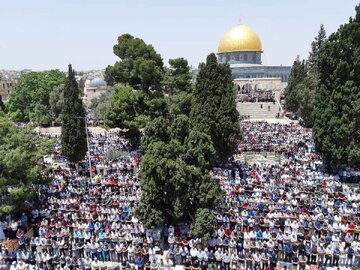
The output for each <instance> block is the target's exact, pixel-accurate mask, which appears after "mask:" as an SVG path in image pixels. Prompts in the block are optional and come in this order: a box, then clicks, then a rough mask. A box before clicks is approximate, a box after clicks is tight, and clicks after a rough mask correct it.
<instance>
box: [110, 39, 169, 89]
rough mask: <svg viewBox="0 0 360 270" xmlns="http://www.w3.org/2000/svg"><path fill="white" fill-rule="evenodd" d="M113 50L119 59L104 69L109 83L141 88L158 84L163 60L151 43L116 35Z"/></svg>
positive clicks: (162, 69) (162, 70) (161, 74)
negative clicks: (116, 38) (116, 40)
mask: <svg viewBox="0 0 360 270" xmlns="http://www.w3.org/2000/svg"><path fill="white" fill-rule="evenodd" d="M113 52H114V54H115V55H116V56H118V57H119V58H120V61H118V62H116V63H115V64H114V65H113V66H108V67H107V68H106V70H105V80H106V82H107V83H108V84H109V85H115V84H116V83H124V84H129V85H131V86H132V87H134V88H140V89H142V90H149V88H150V87H153V88H157V87H158V86H159V85H160V82H161V80H162V77H163V72H164V68H163V61H162V58H161V56H160V54H158V53H157V52H156V51H155V49H154V47H153V46H152V45H149V44H146V43H145V42H144V41H143V40H142V39H140V38H135V37H133V36H132V35H130V34H124V35H121V36H119V37H118V43H117V44H116V45H114V47H113Z"/></svg>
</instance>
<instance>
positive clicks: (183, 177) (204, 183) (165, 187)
mask: <svg viewBox="0 0 360 270" xmlns="http://www.w3.org/2000/svg"><path fill="white" fill-rule="evenodd" d="M161 122H162V120H160V121H158V122H157V123H154V125H156V126H159V125H160V123H161ZM150 125H151V124H150ZM148 129H152V130H154V128H153V127H148V128H147V129H146V130H145V136H144V138H146V134H147V130H148ZM161 130H166V128H164V127H163V128H161ZM161 135H164V134H161ZM197 135H199V137H200V138H196V137H197ZM163 138H164V139H165V140H166V141H162V140H159V139H158V138H155V137H153V141H152V142H151V143H150V144H149V145H148V146H147V151H146V153H145V154H144V156H143V157H142V161H141V188H142V192H143V193H142V196H141V200H140V205H139V207H138V208H137V216H138V217H139V219H140V220H141V221H142V222H144V224H145V226H146V227H157V226H161V225H162V224H164V223H177V222H185V221H186V222H189V221H190V222H194V221H195V219H196V218H195V214H196V212H197V210H198V209H209V210H211V209H212V208H213V207H215V206H216V205H217V204H219V203H220V202H221V199H222V193H221V190H220V187H219V185H218V184H217V183H216V182H215V181H213V179H211V178H210V175H209V173H208V171H206V169H205V167H197V166H194V165H193V164H191V161H194V160H195V159H191V157H190V158H189V157H188V153H192V151H194V152H195V153H201V154H203V156H202V158H200V160H201V161H203V162H204V163H206V164H208V163H210V162H211V160H208V157H207V156H205V155H204V154H205V153H206V152H210V153H215V150H214V147H213V145H212V142H211V140H210V137H209V136H207V135H206V134H203V133H195V134H193V135H192V138H191V139H190V140H191V141H202V144H201V145H199V148H197V147H196V145H194V144H192V143H188V144H184V145H183V144H181V143H180V142H179V141H178V140H175V139H169V137H167V136H165V137H163ZM188 147H192V148H191V149H189V148H188ZM204 150H205V151H204ZM204 152H205V153H204ZM195 153H194V154H193V155H196V154H195ZM210 158H211V157H210ZM188 160H189V161H190V162H188ZM193 163H197V161H196V160H195V162H193ZM196 165H197V164H196ZM198 222H200V223H201V221H198Z"/></svg>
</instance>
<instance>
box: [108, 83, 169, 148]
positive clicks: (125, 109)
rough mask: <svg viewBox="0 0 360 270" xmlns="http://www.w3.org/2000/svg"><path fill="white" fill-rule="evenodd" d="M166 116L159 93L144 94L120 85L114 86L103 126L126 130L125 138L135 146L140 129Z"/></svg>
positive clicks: (163, 103)
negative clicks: (153, 120) (157, 118)
mask: <svg viewBox="0 0 360 270" xmlns="http://www.w3.org/2000/svg"><path fill="white" fill-rule="evenodd" d="M166 114H167V103H166V100H165V97H164V95H163V94H162V93H161V92H159V91H155V92H146V93H145V92H144V91H138V90H134V89H132V88H131V87H124V86H122V85H116V86H115V93H114V94H113V95H112V97H111V99H110V101H109V103H108V106H107V109H106V112H105V125H106V126H108V127H111V128H116V127H117V128H121V129H125V130H126V133H125V135H126V137H127V138H129V139H131V140H132V142H133V144H135V145H137V144H138V142H139V140H140V129H142V128H145V126H146V124H147V123H148V122H149V121H151V120H152V119H155V118H156V117H159V116H165V115H166Z"/></svg>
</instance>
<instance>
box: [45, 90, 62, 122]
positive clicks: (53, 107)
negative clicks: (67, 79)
mask: <svg viewBox="0 0 360 270" xmlns="http://www.w3.org/2000/svg"><path fill="white" fill-rule="evenodd" d="M64 88H65V84H60V85H57V86H55V87H54V89H53V90H52V91H51V92H50V95H49V103H50V115H51V119H52V120H53V121H55V122H57V123H60V122H61V118H62V114H61V112H62V108H63V106H64Z"/></svg>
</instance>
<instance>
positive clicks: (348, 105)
mask: <svg viewBox="0 0 360 270" xmlns="http://www.w3.org/2000/svg"><path fill="white" fill-rule="evenodd" d="M359 33H360V6H357V7H356V15H355V17H354V18H350V20H349V23H347V24H344V25H342V26H340V28H339V29H338V30H337V31H336V32H335V33H333V34H331V35H330V36H329V38H328V40H327V41H326V42H325V43H324V44H323V46H322V47H321V49H320V53H319V57H318V61H319V62H318V68H319V90H318V94H317V99H316V107H315V123H314V129H313V131H314V140H315V144H316V149H317V151H319V152H320V153H321V155H322V157H323V158H324V160H325V162H326V163H327V164H328V165H340V164H350V165H351V164H360V35H359Z"/></svg>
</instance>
